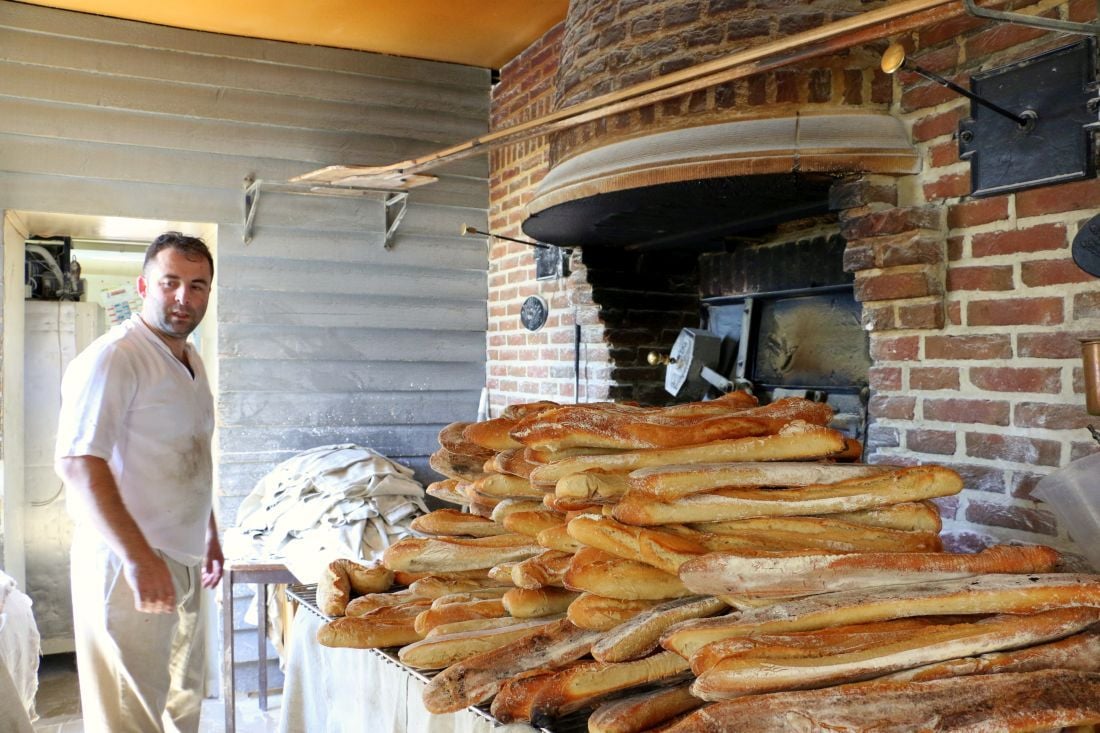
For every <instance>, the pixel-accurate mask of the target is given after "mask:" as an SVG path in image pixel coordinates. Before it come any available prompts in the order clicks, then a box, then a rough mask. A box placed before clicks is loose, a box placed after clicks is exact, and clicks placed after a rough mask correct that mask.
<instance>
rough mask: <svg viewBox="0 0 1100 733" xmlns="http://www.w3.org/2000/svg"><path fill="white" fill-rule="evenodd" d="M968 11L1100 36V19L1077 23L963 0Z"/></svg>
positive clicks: (1099, 13)
mask: <svg viewBox="0 0 1100 733" xmlns="http://www.w3.org/2000/svg"><path fill="white" fill-rule="evenodd" d="M963 6H964V7H966V12H968V13H969V14H970V15H973V16H974V17H975V18H986V19H987V20H1003V21H1005V22H1006V23H1015V24H1017V25H1026V26H1030V27H1032V28H1040V29H1042V30H1047V31H1062V32H1063V33H1078V34H1080V35H1082V36H1100V20H1097V21H1093V22H1092V23H1077V22H1075V21H1072V20H1058V19H1057V18H1040V17H1038V16H1035V15H1024V14H1023V13H1010V12H1008V11H1005V10H991V9H989V8H982V7H979V6H978V5H977V3H975V2H974V0H963ZM1096 14H1097V17H1098V18H1100V0H1097V2H1096Z"/></svg>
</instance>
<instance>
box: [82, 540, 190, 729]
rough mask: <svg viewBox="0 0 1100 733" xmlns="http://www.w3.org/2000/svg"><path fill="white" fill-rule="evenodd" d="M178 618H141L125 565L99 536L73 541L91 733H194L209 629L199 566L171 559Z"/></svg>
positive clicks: (168, 615)
mask: <svg viewBox="0 0 1100 733" xmlns="http://www.w3.org/2000/svg"><path fill="white" fill-rule="evenodd" d="M164 560H165V562H167V563H168V568H169V570H170V571H171V573H172V581H173V585H174V586H175V589H176V612H175V613H142V612H140V611H138V610H136V609H135V608H134V594H133V590H132V589H131V588H130V584H129V583H127V582H126V578H125V576H124V575H123V573H122V562H121V561H120V560H119V558H118V557H116V556H115V554H114V553H113V552H112V551H111V550H110V548H108V547H107V546H106V545H105V544H103V542H102V541H101V540H100V539H99V538H98V536H96V535H95V534H94V533H93V532H91V531H89V530H87V529H78V530H77V533H76V537H74V539H73V549H72V587H73V626H74V631H75V636H76V666H77V674H78V675H79V678H80V703H81V708H82V713H83V717H84V730H85V731H86V733H162V732H163V731H179V733H195V732H196V731H197V730H198V727H199V715H200V708H201V706H202V692H203V676H204V672H205V660H204V636H205V634H204V631H205V629H204V624H203V618H202V614H201V608H200V606H201V599H202V596H203V593H202V587H201V585H200V568H199V566H187V565H183V564H181V563H179V562H176V561H175V560H172V559H170V558H167V557H165V558H164Z"/></svg>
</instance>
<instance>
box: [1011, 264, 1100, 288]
mask: <svg viewBox="0 0 1100 733" xmlns="http://www.w3.org/2000/svg"><path fill="white" fill-rule="evenodd" d="M1020 279H1021V280H1022V281H1023V283H1024V285H1027V286H1028V287H1032V288H1038V287H1042V286H1044V285H1065V284H1067V283H1083V282H1089V281H1091V280H1094V279H1095V278H1094V277H1093V276H1092V275H1090V274H1088V273H1087V272H1085V271H1084V270H1082V269H1081V268H1080V267H1078V266H1077V264H1076V263H1075V262H1074V261H1073V260H1071V259H1058V260H1031V261H1030V262H1024V263H1021V265H1020Z"/></svg>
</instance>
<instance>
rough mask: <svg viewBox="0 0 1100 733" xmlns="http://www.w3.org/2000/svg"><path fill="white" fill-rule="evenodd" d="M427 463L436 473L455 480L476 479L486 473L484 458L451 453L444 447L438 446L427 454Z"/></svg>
mask: <svg viewBox="0 0 1100 733" xmlns="http://www.w3.org/2000/svg"><path fill="white" fill-rule="evenodd" d="M428 465H429V466H431V467H432V470H433V471H435V472H436V473H438V474H442V475H443V476H446V477H447V478H449V479H455V480H456V481H477V480H478V479H481V478H484V477H485V476H486V475H487V474H486V473H485V469H484V466H485V459H484V458H482V457H479V456H464V455H462V454H461V453H452V452H450V451H449V450H447V449H446V448H440V449H439V450H437V451H436V452H435V453H432V454H431V455H430V456H428Z"/></svg>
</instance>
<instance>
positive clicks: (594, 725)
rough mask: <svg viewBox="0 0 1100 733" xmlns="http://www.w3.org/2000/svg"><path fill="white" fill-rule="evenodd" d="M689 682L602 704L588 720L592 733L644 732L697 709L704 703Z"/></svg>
mask: <svg viewBox="0 0 1100 733" xmlns="http://www.w3.org/2000/svg"><path fill="white" fill-rule="evenodd" d="M690 688H691V686H690V685H689V684H688V683H686V682H685V683H684V684H681V685H676V686H675V687H667V688H662V689H657V690H652V691H650V692H644V693H642V694H640V695H631V696H630V697H626V698H623V699H621V700H615V701H613V702H608V703H604V704H602V705H600V706H599V707H598V708H596V711H595V712H594V713H592V715H591V716H589V718H588V733H641V731H647V730H650V729H652V728H653V727H654V726H657V725H660V724H661V723H664V722H666V721H669V720H672V719H673V718H675V717H676V716H678V715H681V714H682V713H686V712H690V711H692V710H695V709H697V708H698V707H700V706H701V705H702V704H703V701H702V700H700V699H699V698H697V697H695V695H692V694H691V689H690Z"/></svg>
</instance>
